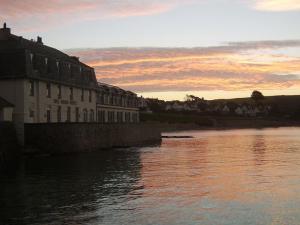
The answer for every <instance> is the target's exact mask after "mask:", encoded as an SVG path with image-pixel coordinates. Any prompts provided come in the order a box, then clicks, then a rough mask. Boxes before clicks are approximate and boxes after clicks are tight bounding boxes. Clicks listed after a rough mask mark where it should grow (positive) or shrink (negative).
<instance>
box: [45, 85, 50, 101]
mask: <svg viewBox="0 0 300 225" xmlns="http://www.w3.org/2000/svg"><path fill="white" fill-rule="evenodd" d="M46 92H47V97H48V98H51V84H50V83H47V86H46Z"/></svg>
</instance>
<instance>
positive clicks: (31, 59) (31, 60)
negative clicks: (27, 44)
mask: <svg viewBox="0 0 300 225" xmlns="http://www.w3.org/2000/svg"><path fill="white" fill-rule="evenodd" d="M30 62H31V63H33V54H32V53H30Z"/></svg>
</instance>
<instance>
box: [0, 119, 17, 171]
mask: <svg viewBox="0 0 300 225" xmlns="http://www.w3.org/2000/svg"><path fill="white" fill-rule="evenodd" d="M18 153H19V146H18V141H17V135H16V131H15V127H14V124H13V123H10V122H0V171H3V170H5V169H8V168H10V167H12V166H15V164H16V162H17V159H18V155H19V154H18Z"/></svg>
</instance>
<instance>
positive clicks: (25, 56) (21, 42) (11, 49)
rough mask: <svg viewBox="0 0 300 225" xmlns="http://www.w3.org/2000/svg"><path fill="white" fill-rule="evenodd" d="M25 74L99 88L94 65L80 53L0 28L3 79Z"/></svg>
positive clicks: (0, 61) (0, 69) (0, 71)
mask: <svg viewBox="0 0 300 225" xmlns="http://www.w3.org/2000/svg"><path fill="white" fill-rule="evenodd" d="M5 32H6V33H5ZM7 32H8V33H7ZM46 62H47V63H46ZM24 77H26V78H33V79H41V80H49V81H53V82H59V83H66V84H72V85H78V86H85V87H93V88H97V79H96V76H95V72H94V69H93V68H92V67H90V66H88V65H86V64H84V63H82V62H80V61H79V59H78V58H77V57H74V56H69V55H67V54H65V53H63V52H62V51H59V50H57V49H55V48H52V47H49V46H46V45H44V44H43V43H42V41H41V39H40V40H39V41H33V40H27V39H25V38H23V37H19V36H16V35H14V34H11V33H10V30H9V29H7V28H1V29H0V79H9V78H24Z"/></svg>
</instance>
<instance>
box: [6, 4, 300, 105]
mask: <svg viewBox="0 0 300 225" xmlns="http://www.w3.org/2000/svg"><path fill="white" fill-rule="evenodd" d="M0 6H1V7H0V22H1V21H2V22H7V24H8V26H9V27H11V28H12V31H13V33H15V34H17V35H21V36H23V37H25V38H28V39H31V38H35V37H36V36H38V35H39V36H42V37H43V42H44V44H46V45H48V46H52V47H55V48H58V49H60V50H63V51H64V52H66V53H68V54H70V55H76V56H79V57H80V59H81V60H82V61H83V62H85V63H86V64H88V65H90V66H93V67H94V68H95V71H96V75H97V78H98V80H99V81H100V82H103V83H109V84H112V85H116V86H120V87H121V88H124V89H127V90H131V91H134V92H137V93H138V94H140V95H143V96H144V97H155V98H160V99H165V100H175V99H178V100H182V99H184V97H185V95H186V94H193V95H196V96H199V97H204V98H205V99H216V98H234V97H248V96H250V95H251V92H252V91H253V90H260V91H261V92H262V93H263V94H264V95H292V94H299V95H300V29H299V27H300V0H151V1H150V0H52V1H51V0H49V1H40V0H22V1H19V0H0Z"/></svg>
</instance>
